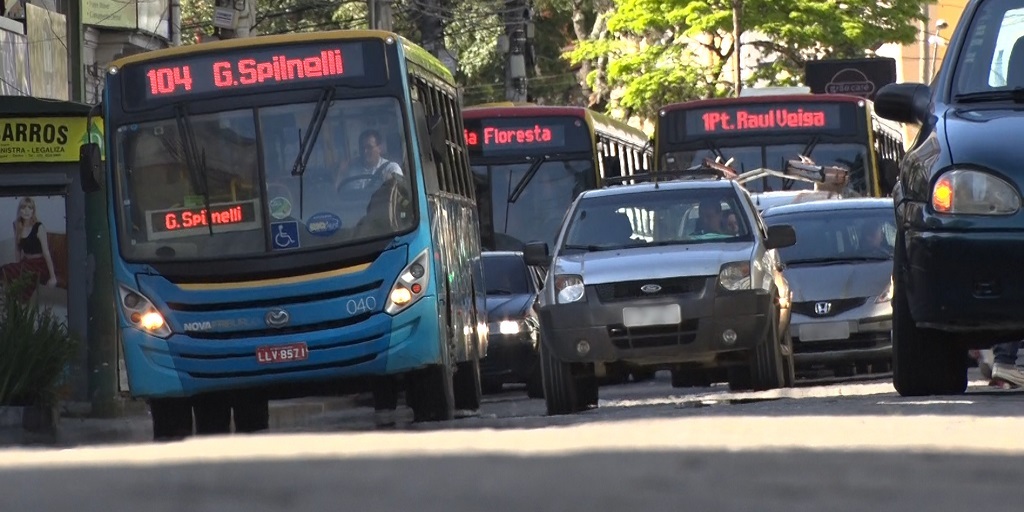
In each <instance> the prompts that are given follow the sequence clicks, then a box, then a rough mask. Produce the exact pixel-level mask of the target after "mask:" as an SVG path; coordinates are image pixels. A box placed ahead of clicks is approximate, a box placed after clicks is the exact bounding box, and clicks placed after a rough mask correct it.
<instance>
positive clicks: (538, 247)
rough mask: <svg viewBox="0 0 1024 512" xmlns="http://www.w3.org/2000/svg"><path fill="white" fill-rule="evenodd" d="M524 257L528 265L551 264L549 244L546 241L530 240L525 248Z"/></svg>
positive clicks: (540, 265) (543, 265) (544, 265)
mask: <svg viewBox="0 0 1024 512" xmlns="http://www.w3.org/2000/svg"><path fill="white" fill-rule="evenodd" d="M523 259H524V260H526V264H527V265H532V266H536V267H546V266H548V265H550V264H551V255H550V254H549V252H548V244H547V243H544V242H530V243H528V244H526V247H525V248H524V249H523Z"/></svg>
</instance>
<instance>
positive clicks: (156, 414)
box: [149, 398, 192, 441]
mask: <svg viewBox="0 0 1024 512" xmlns="http://www.w3.org/2000/svg"><path fill="white" fill-rule="evenodd" d="M149 414H150V416H151V418H152V420H153V440H154V441H177V440H180V439H184V438H186V437H189V436H191V435H192V403H191V402H189V400H188V399H187V398H154V399H152V400H150V401H149Z"/></svg>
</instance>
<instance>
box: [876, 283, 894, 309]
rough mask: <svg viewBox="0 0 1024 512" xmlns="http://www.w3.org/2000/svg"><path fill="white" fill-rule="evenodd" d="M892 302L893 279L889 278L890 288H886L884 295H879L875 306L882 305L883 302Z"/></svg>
mask: <svg viewBox="0 0 1024 512" xmlns="http://www.w3.org/2000/svg"><path fill="white" fill-rule="evenodd" d="M891 300H892V278H891V277H890V278H889V286H888V288H886V289H885V291H884V292H882V294H881V295H879V296H878V298H877V299H875V304H881V303H883V302H889V301H891Z"/></svg>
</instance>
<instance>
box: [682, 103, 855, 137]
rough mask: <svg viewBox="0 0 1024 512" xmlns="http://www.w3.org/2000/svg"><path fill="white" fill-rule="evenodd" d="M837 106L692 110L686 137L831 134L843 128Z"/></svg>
mask: <svg viewBox="0 0 1024 512" xmlns="http://www.w3.org/2000/svg"><path fill="white" fill-rule="evenodd" d="M839 114H840V109H839V106H838V105H828V104H824V103H822V104H818V105H815V104H813V103H810V104H802V105H778V104H776V105H739V106H730V107H720V108H707V109H700V110H691V111H687V113H686V133H687V134H689V135H698V134H711V133H721V134H740V133H751V132H776V133H779V132H788V131H808V130H819V131H830V130H837V129H839V128H840V127H841V126H842V123H841V119H840V117H839Z"/></svg>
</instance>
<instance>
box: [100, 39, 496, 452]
mask: <svg viewBox="0 0 1024 512" xmlns="http://www.w3.org/2000/svg"><path fill="white" fill-rule="evenodd" d="M93 115H102V117H103V120H104V122H105V123H107V126H109V127H110V128H109V129H108V131H107V133H106V138H105V141H104V142H105V143H106V146H107V150H106V161H105V162H103V161H101V159H100V156H99V146H98V145H95V144H87V145H84V146H83V147H82V162H83V164H82V177H81V179H82V184H83V187H85V188H86V190H87V191H89V192H95V193H102V194H104V195H105V197H106V202H107V205H108V218H109V223H108V224H109V225H108V226H107V228H108V229H109V238H110V240H111V249H112V251H111V254H112V265H113V272H112V274H113V278H114V281H115V282H114V283H113V289H114V290H115V292H114V297H113V299H114V300H115V301H116V303H117V306H116V310H117V315H116V317H117V318H116V321H117V323H118V324H117V329H116V332H117V335H118V338H119V341H120V344H121V348H122V351H123V364H124V367H125V370H126V372H127V383H128V387H129V392H130V393H131V395H132V396H134V397H138V398H142V399H145V400H147V402H148V403H149V406H150V410H151V413H152V417H153V431H154V437H155V438H157V439H166V438H180V437H183V436H187V435H191V434H193V433H202V434H205V433H225V432H229V431H230V430H231V423H232V421H231V418H232V412H233V418H234V430H235V431H236V432H238V431H256V430H262V429H265V428H267V426H268V406H267V402H268V400H272V399H278V398H290V397H296V396H305V395H309V394H319V393H323V392H324V390H338V389H343V388H345V389H347V388H346V387H345V386H347V385H350V384H352V383H353V382H358V383H365V385H366V386H368V387H369V388H371V389H372V390H373V392H374V395H375V398H377V400H376V401H377V405H378V408H380V407H381V405H380V404H381V403H384V405H383V407H392V408H393V407H394V406H395V405H396V403H397V396H396V395H397V393H398V392H399V391H401V390H403V389H404V390H405V392H406V402H407V403H408V405H409V406H410V407H411V408H412V409H413V413H414V417H415V419H416V420H417V421H432V420H447V419H450V418H452V417H453V416H454V411H455V410H475V409H477V408H479V403H480V376H479V373H480V372H479V360H480V359H481V358H482V357H484V355H486V349H487V347H486V343H487V341H486V340H487V335H486V325H487V324H486V322H487V319H486V312H485V309H484V307H483V298H484V293H483V281H482V277H481V276H482V274H481V272H482V271H481V264H480V259H479V256H480V241H479V237H478V235H477V233H478V232H479V221H478V218H477V210H476V203H475V197H474V194H475V190H474V185H473V177H472V172H471V170H470V166H469V160H468V157H467V150H466V146H465V142H464V139H463V124H462V117H461V106H460V101H459V96H458V94H457V89H456V87H455V85H454V79H453V77H452V75H451V73H450V72H449V71H448V70H447V69H446V68H445V67H444V66H443V65H441V63H440V62H439V61H437V60H436V59H435V58H434V57H433V56H431V55H429V54H428V53H427V52H426V51H424V50H423V49H421V48H419V47H418V46H416V45H414V44H412V43H410V42H409V41H407V40H405V39H403V38H401V37H400V36H397V35H395V34H392V33H388V32H379V31H335V32H319V33H304V34H288V35H280V36H265V37H254V38H247V39H236V40H228V41H219V42H214V43H208V44H200V45H195V46H186V47H178V48H172V49H167V50H160V51H154V52H148V53H143V54H138V55H132V56H129V57H125V58H123V59H121V60H118V61H116V62H114V63H112V64H111V65H110V66H109V67H108V68H107V70H106V87H105V92H104V97H103V101H102V103H101V104H100V105H97V108H96V109H94V111H93ZM388 396H391V397H392V398H391V399H388V398H387V397H388ZM379 397H383V398H379ZM389 402H390V405H388V403H389ZM193 425H194V428H193Z"/></svg>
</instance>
